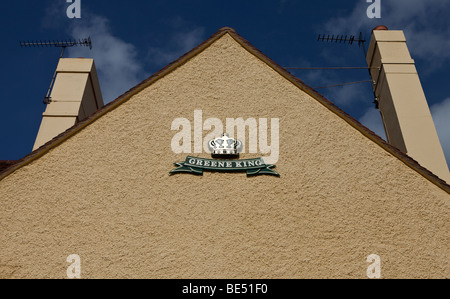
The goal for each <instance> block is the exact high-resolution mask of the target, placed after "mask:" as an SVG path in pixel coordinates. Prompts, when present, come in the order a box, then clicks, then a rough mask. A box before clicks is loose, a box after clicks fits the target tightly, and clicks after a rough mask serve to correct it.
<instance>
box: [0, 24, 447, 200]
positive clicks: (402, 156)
mask: <svg viewBox="0 0 450 299" xmlns="http://www.w3.org/2000/svg"><path fill="white" fill-rule="evenodd" d="M225 34H229V35H230V36H231V37H232V38H233V39H234V40H235V41H236V42H238V43H239V44H240V45H241V46H242V47H243V48H244V49H245V50H247V51H248V52H250V53H251V54H253V55H255V56H256V57H257V58H259V59H260V60H262V61H263V62H265V63H266V64H267V65H268V66H270V67H271V68H272V69H273V70H275V71H276V72H278V73H279V74H280V75H281V76H283V77H285V78H286V79H287V80H289V81H290V82H291V83H292V84H294V85H295V86H297V87H298V88H299V89H301V90H303V91H304V92H306V93H307V94H309V95H310V96H311V97H313V98H314V99H315V100H317V101H318V102H319V103H321V104H322V105H324V106H325V107H326V108H327V109H329V110H331V111H332V112H333V113H335V114H336V115H338V116H339V117H341V118H342V119H343V120H344V121H346V122H347V123H348V124H349V125H351V126H352V127H354V128H355V129H357V130H358V131H359V132H360V133H362V134H363V135H364V136H366V137H367V138H369V139H370V140H372V141H373V142H375V143H376V144H377V145H378V146H380V147H382V148H383V149H384V150H386V151H387V152H389V153H391V154H392V155H393V156H395V157H397V158H398V159H399V160H400V161H402V162H403V163H404V164H405V165H407V166H408V167H410V168H412V169H414V170H415V171H417V172H418V173H419V174H421V175H422V176H423V177H425V178H426V179H427V180H429V181H430V182H432V183H433V184H435V185H436V186H438V187H439V188H441V189H443V190H444V191H446V192H447V193H449V194H450V185H448V184H447V183H446V182H445V181H443V180H441V179H440V178H439V177H437V176H436V175H435V174H433V173H432V172H430V171H429V170H427V169H426V168H424V167H422V166H421V165H420V164H419V163H418V162H417V161H415V160H414V159H412V158H411V157H409V156H408V155H407V154H406V153H404V152H402V151H400V150H399V149H397V148H395V147H393V146H392V145H390V144H388V143H387V142H385V141H384V140H383V139H382V138H381V137H379V136H378V135H376V134H375V133H374V132H372V131H371V130H369V129H368V128H367V127H365V126H364V125H362V124H361V123H359V122H358V121H357V120H356V119H354V118H353V117H351V116H350V115H348V114H347V113H345V112H344V111H343V110H341V109H340V108H338V107H337V106H336V105H334V104H333V103H332V102H331V101H329V100H328V99H326V98H325V97H323V96H322V95H321V94H319V93H318V92H317V91H316V90H314V89H313V88H311V87H310V86H308V85H307V84H305V83H304V82H303V81H301V80H300V79H298V78H297V77H295V76H294V75H292V74H291V73H289V72H288V71H287V70H286V69H284V68H283V67H281V66H279V65H278V64H277V63H275V62H274V61H273V60H271V59H270V58H269V57H267V56H266V55H265V54H263V53H262V52H261V51H260V50H258V49H257V48H255V47H254V46H253V45H251V44H250V43H249V42H248V41H247V40H245V39H244V38H243V37H241V36H240V35H239V34H238V33H237V32H236V30H234V29H233V28H231V27H222V28H220V29H219V30H218V31H217V32H216V33H214V34H213V35H212V36H210V37H209V38H208V39H207V40H205V41H204V42H203V43H201V44H200V45H198V46H197V47H195V48H194V49H192V50H191V51H189V52H187V53H186V54H184V55H183V56H181V57H180V58H178V59H177V60H175V61H173V62H172V63H170V64H169V65H167V66H166V67H164V68H163V69H161V70H160V71H158V72H157V73H155V74H153V75H152V76H150V77H149V78H147V79H145V80H144V81H142V82H141V83H139V84H138V85H136V86H134V87H133V88H131V89H130V90H129V91H127V92H126V93H124V94H122V95H121V96H119V97H118V98H117V99H115V100H114V101H112V102H110V103H109V104H107V105H105V106H104V107H103V108H101V109H99V110H97V111H96V112H95V113H93V114H92V115H91V116H89V117H87V118H86V119H85V120H83V121H81V122H79V123H77V124H76V125H74V126H73V127H71V128H69V129H68V130H67V131H65V132H63V133H61V134H60V135H58V136H56V137H55V138H53V139H52V140H51V141H49V142H48V143H46V144H45V145H43V146H42V147H40V148H39V149H37V150H35V151H33V152H32V153H30V154H29V155H27V156H25V157H24V158H22V159H21V160H19V161H17V162H16V163H15V164H13V165H12V166H10V167H8V168H6V169H3V170H2V169H0V181H1V180H2V179H4V178H5V177H7V176H8V175H9V174H11V173H13V172H14V171H16V170H17V169H19V168H21V167H22V166H25V165H27V164H29V163H30V162H32V161H34V160H36V159H38V158H39V157H41V156H43V155H45V154H46V153H47V152H48V151H49V150H50V149H52V148H54V147H56V146H58V145H59V144H61V143H62V142H64V141H65V140H67V139H69V138H70V137H72V136H73V135H75V134H77V133H78V132H79V131H81V130H82V129H83V128H85V127H87V126H88V125H89V124H91V123H92V122H94V121H95V120H97V119H98V118H100V117H102V116H103V115H105V114H107V113H108V112H110V111H112V110H114V109H115V108H117V107H118V106H120V105H121V104H123V103H125V102H127V101H128V100H129V99H130V98H131V97H132V96H133V95H135V94H137V93H138V92H140V91H142V90H143V89H145V88H147V87H148V86H149V85H151V84H153V83H155V82H156V81H158V80H159V79H161V78H164V77H165V76H166V75H167V74H169V73H171V72H172V71H174V70H175V69H177V68H179V67H180V66H182V65H184V64H185V63H186V62H188V61H189V60H190V59H191V58H193V57H195V56H197V55H198V54H200V53H201V52H202V51H204V50H205V49H206V48H208V47H209V46H210V45H211V44H213V43H214V42H215V41H216V40H218V39H220V38H221V37H222V36H224V35H225Z"/></svg>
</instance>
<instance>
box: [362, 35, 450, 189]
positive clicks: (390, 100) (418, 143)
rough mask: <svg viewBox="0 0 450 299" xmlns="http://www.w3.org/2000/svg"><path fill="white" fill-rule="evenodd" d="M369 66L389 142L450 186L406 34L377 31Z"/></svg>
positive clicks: (449, 179) (443, 157)
mask: <svg viewBox="0 0 450 299" xmlns="http://www.w3.org/2000/svg"><path fill="white" fill-rule="evenodd" d="M367 64H368V66H369V67H370V68H371V69H370V75H371V77H372V82H373V90H374V93H375V97H376V101H377V105H378V108H379V110H380V113H381V117H382V120H383V124H384V129H385V131H386V137H387V139H388V142H389V143H390V144H392V145H393V146H395V147H397V148H399V149H400V150H402V151H403V152H405V153H407V154H408V155H409V156H410V157H411V158H413V159H415V160H416V161H417V162H419V163H420V164H421V165H422V166H423V167H425V168H427V169H428V170H430V171H431V172H433V173H434V174H435V175H437V176H438V177H439V178H441V179H442V180H444V181H446V182H447V183H450V173H449V170H448V166H447V162H446V160H445V156H444V152H443V150H442V147H441V144H440V142H439V138H438V135H437V132H436V128H435V126H434V122H433V119H432V117H431V113H430V109H429V107H428V103H427V100H426V98H425V94H424V92H423V89H422V85H421V83H420V79H419V75H418V74H417V70H416V66H415V63H414V60H413V59H411V56H410V53H409V50H408V47H407V45H406V38H405V35H404V33H403V31H401V30H388V29H387V28H386V27H385V26H378V27H376V28H375V29H374V30H373V32H372V39H371V41H370V45H369V50H368V53H367Z"/></svg>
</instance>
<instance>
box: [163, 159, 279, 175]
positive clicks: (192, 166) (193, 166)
mask: <svg viewBox="0 0 450 299" xmlns="http://www.w3.org/2000/svg"><path fill="white" fill-rule="evenodd" d="M175 165H176V166H178V168H175V169H174V170H172V171H171V172H170V173H171V174H175V173H183V172H185V173H192V174H198V175H202V174H203V171H221V172H240V171H242V172H244V171H245V172H247V176H251V175H262V174H269V175H275V176H280V175H279V174H278V173H277V172H275V171H273V170H272V169H271V168H274V167H275V165H270V164H265V163H264V161H263V159H262V158H255V159H246V160H215V159H203V158H196V157H190V156H188V157H187V158H186V161H184V162H179V163H175Z"/></svg>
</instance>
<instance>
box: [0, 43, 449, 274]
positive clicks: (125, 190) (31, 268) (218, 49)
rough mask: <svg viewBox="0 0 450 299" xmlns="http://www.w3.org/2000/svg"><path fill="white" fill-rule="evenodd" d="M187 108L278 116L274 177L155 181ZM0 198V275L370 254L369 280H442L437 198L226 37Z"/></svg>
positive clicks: (317, 261)
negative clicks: (378, 269)
mask: <svg viewBox="0 0 450 299" xmlns="http://www.w3.org/2000/svg"><path fill="white" fill-rule="evenodd" d="M194 109H202V110H203V118H204V119H206V118H208V117H217V118H219V119H221V120H222V121H223V122H224V123H225V119H226V118H227V117H230V118H237V117H243V118H244V119H247V118H250V117H253V118H259V117H262V118H279V119H280V159H279V161H278V163H277V168H276V171H278V172H279V173H280V174H281V177H280V178H277V177H272V176H259V177H250V178H247V177H246V175H245V174H244V173H209V172H205V173H204V175H203V176H202V177H198V176H192V175H188V174H183V175H174V176H169V171H170V170H172V169H173V168H174V166H173V163H174V162H180V161H183V160H184V159H185V157H186V154H179V155H178V154H174V153H173V152H172V151H171V146H170V145H171V140H172V137H173V136H174V134H175V133H176V132H175V131H171V130H170V128H171V123H172V121H173V120H174V119H175V118H177V117H185V118H188V119H190V120H191V122H193V112H194ZM206 133H207V132H204V134H205V135H206ZM198 156H201V157H205V158H208V157H210V156H209V155H208V154H205V153H204V154H199V155H198ZM259 156H260V155H259V154H256V155H255V154H244V155H242V156H241V158H252V157H259ZM0 194H1V195H0V196H1V200H0V225H1V230H0V276H2V277H14V278H65V277H66V269H67V267H68V266H69V263H67V262H66V258H67V256H69V255H70V254H78V255H79V256H80V257H81V267H82V268H81V275H82V278H366V269H367V267H368V265H369V264H368V263H367V261H366V258H367V256H368V255H370V254H378V255H379V256H380V257H381V266H382V277H383V278H449V277H450V275H449V274H450V273H449V268H448V260H449V242H448V240H449V231H450V225H449V221H448V219H449V218H448V216H449V199H450V196H449V194H448V193H446V192H445V191H444V190H442V189H440V188H438V187H437V186H435V185H434V184H433V183H431V182H430V181H428V180H426V179H424V178H423V177H422V176H421V175H420V174H419V173H417V172H416V171H414V170H412V169H410V168H409V167H407V166H406V165H405V164H404V163H403V162H401V161H400V160H398V159H397V158H395V157H393V156H392V155H391V154H389V153H388V152H386V151H385V150H384V149H382V148H381V147H380V146H378V145H376V144H375V143H374V142H372V141H371V140H369V139H368V138H366V137H365V136H363V135H362V134H361V133H360V132H359V131H357V130H355V129H354V128H352V127H351V126H349V125H348V124H347V123H346V122H345V121H344V120H343V119H341V118H340V117H338V116H337V115H336V114H334V113H332V112H330V111H329V110H328V109H326V108H325V107H324V106H322V104H320V103H319V102H318V101H316V100H315V99H313V98H312V97H310V96H309V95H307V94H306V93H304V92H302V91H301V90H299V89H298V88H297V87H295V86H294V85H293V84H292V83H290V82H289V81H288V80H286V79H285V78H284V77H281V76H280V75H279V74H278V73H276V72H275V71H274V70H273V69H272V68H270V67H269V66H268V65H266V64H265V63H263V62H262V61H261V60H259V59H258V58H256V57H255V56H253V55H252V54H250V53H249V52H247V51H246V50H244V49H243V48H242V47H241V45H240V44H238V43H237V42H236V41H235V40H234V39H233V38H232V37H231V36H230V35H229V34H225V35H224V36H223V37H222V38H220V39H219V40H217V41H216V42H215V43H213V44H212V45H211V46H210V47H209V48H207V49H206V50H204V51H203V52H202V53H200V54H199V55H197V56H196V57H194V58H193V59H192V60H191V61H189V62H188V63H186V64H184V65H183V66H181V67H180V68H178V69H177V70H175V71H173V72H172V73H170V74H168V75H167V76H166V77H164V78H163V79H161V80H159V81H157V82H156V83H154V84H153V85H151V86H149V87H148V88H146V89H145V90H143V91H142V92H140V93H138V94H137V95H135V96H133V97H132V98H131V99H130V100H129V101H127V102H125V103H123V104H122V105H121V106H119V107H118V108H116V109H115V110H113V111H111V112H109V113H108V114H106V115H105V116H103V117H101V118H100V119H98V120H97V121H95V122H94V123H92V124H90V125H89V126H88V127H86V128H85V129H83V130H82V131H80V132H79V133H78V134H76V135H74V136H73V137H71V138H70V139H68V140H67V141H65V142H64V143H62V144H61V145H59V146H57V147H55V148H54V149H52V150H51V151H50V152H49V153H47V154H46V155H44V156H42V157H41V158H40V159H38V160H35V161H34V162H32V163H31V164H29V165H27V166H25V167H22V168H20V169H18V170H17V171H15V172H14V173H12V174H11V175H9V176H7V177H6V178H4V179H3V180H1V181H0Z"/></svg>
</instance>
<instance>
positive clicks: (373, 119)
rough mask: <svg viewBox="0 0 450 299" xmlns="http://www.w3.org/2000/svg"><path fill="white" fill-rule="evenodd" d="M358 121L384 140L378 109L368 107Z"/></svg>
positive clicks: (384, 134) (384, 135)
mask: <svg viewBox="0 0 450 299" xmlns="http://www.w3.org/2000/svg"><path fill="white" fill-rule="evenodd" d="M359 122H360V123H362V124H363V125H364V126H366V127H367V128H369V129H370V130H372V131H373V132H374V133H375V134H377V135H378V136H380V137H381V138H383V139H384V140H386V133H385V131H384V126H383V121H382V120H381V115H380V111H378V109H376V108H370V109H369V110H367V111H366V113H365V114H364V115H363V116H362V117H361V118H360V119H359Z"/></svg>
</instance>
